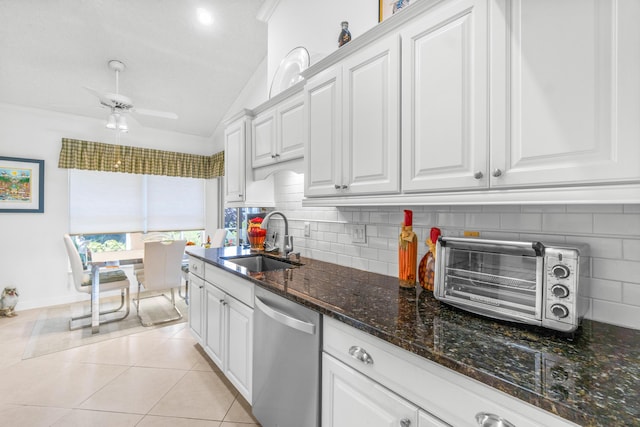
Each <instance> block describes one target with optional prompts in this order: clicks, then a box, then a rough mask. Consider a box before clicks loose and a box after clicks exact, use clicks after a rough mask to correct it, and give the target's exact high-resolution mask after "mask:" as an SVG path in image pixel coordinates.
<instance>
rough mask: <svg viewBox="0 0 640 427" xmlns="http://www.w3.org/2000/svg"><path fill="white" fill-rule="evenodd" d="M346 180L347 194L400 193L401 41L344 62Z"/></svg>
mask: <svg viewBox="0 0 640 427" xmlns="http://www.w3.org/2000/svg"><path fill="white" fill-rule="evenodd" d="M342 81H343V83H342V86H343V95H342V105H343V110H342V117H343V121H342V145H343V147H342V159H343V164H342V182H340V183H339V184H341V185H346V186H347V188H345V189H344V190H345V191H343V192H344V193H347V194H371V193H394V192H398V191H399V190H400V176H399V174H400V168H399V157H400V154H399V152H400V112H399V111H400V39H399V38H398V36H397V35H391V36H388V37H386V38H385V39H383V40H381V41H379V42H377V43H375V44H373V45H372V46H370V47H367V48H365V49H364V50H363V51H362V52H358V53H357V54H354V55H352V56H350V57H349V58H347V59H346V60H345V61H344V63H343V64H342Z"/></svg>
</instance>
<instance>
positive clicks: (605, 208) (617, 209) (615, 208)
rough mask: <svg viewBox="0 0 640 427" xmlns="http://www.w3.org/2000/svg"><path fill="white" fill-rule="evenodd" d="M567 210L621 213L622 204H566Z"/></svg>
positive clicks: (570, 211)
mask: <svg viewBox="0 0 640 427" xmlns="http://www.w3.org/2000/svg"><path fill="white" fill-rule="evenodd" d="M567 212H569V213H572V212H575V213H585V212H588V213H622V212H623V205H567Z"/></svg>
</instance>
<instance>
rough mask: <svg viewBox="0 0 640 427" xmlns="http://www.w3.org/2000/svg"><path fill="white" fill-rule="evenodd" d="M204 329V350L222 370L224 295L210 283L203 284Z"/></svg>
mask: <svg viewBox="0 0 640 427" xmlns="http://www.w3.org/2000/svg"><path fill="white" fill-rule="evenodd" d="M204 294H205V301H204V306H205V309H206V319H207V321H206V328H205V339H204V349H205V351H206V352H207V354H208V355H209V357H211V360H213V361H214V362H215V364H216V365H218V366H219V367H220V369H223V366H224V365H223V361H224V359H223V357H224V356H223V355H224V331H225V327H226V325H225V323H224V322H225V316H224V308H225V293H224V292H222V291H221V290H220V289H218V288H216V287H215V286H213V285H211V284H210V283H205V293H204Z"/></svg>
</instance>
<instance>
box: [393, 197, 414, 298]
mask: <svg viewBox="0 0 640 427" xmlns="http://www.w3.org/2000/svg"><path fill="white" fill-rule="evenodd" d="M417 260H418V236H417V235H416V233H415V232H414V231H413V212H412V211H410V210H405V211H404V222H403V223H402V225H401V230H400V236H399V238H398V279H399V284H400V287H402V288H415V286H416V263H417Z"/></svg>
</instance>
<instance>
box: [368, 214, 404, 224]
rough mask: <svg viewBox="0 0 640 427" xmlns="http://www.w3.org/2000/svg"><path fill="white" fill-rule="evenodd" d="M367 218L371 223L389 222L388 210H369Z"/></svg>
mask: <svg viewBox="0 0 640 427" xmlns="http://www.w3.org/2000/svg"><path fill="white" fill-rule="evenodd" d="M369 220H370V221H371V223H373V224H389V212H371V213H370V214H369ZM398 224H399V223H398Z"/></svg>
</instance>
